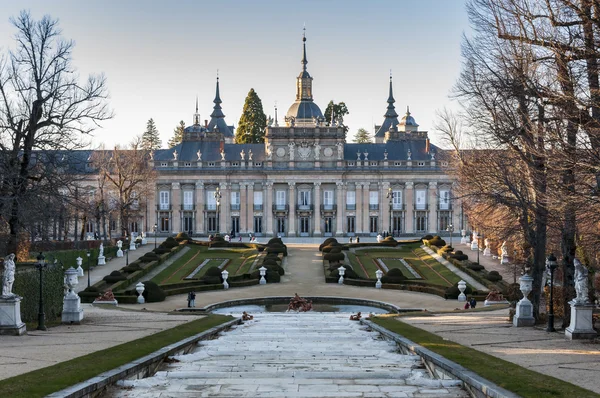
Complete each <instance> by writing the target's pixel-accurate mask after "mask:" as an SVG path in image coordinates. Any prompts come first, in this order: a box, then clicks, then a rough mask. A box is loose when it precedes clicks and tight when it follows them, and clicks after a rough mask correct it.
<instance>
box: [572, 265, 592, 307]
mask: <svg viewBox="0 0 600 398" xmlns="http://www.w3.org/2000/svg"><path fill="white" fill-rule="evenodd" d="M573 265H575V293H577V297H575V303H576V304H587V303H588V301H589V298H588V296H589V292H588V269H587V268H586V267H584V266H583V264H581V261H579V260H578V259H575V260H573Z"/></svg>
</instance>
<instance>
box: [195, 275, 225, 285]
mask: <svg viewBox="0 0 600 398" xmlns="http://www.w3.org/2000/svg"><path fill="white" fill-rule="evenodd" d="M200 280H201V281H202V282H203V283H205V284H207V285H219V284H221V283H223V279H222V278H221V277H220V276H206V275H204V276H203V277H202V278H200Z"/></svg>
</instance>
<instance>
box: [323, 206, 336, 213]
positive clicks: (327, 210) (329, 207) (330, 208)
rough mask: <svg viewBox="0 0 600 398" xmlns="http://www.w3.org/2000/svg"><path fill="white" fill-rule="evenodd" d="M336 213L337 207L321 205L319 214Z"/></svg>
mask: <svg viewBox="0 0 600 398" xmlns="http://www.w3.org/2000/svg"><path fill="white" fill-rule="evenodd" d="M335 211H337V205H334V204H332V205H321V212H335Z"/></svg>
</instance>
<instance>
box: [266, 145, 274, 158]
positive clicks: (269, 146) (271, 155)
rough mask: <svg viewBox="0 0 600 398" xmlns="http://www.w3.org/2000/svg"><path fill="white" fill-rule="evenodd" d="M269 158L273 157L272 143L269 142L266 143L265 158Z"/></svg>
mask: <svg viewBox="0 0 600 398" xmlns="http://www.w3.org/2000/svg"><path fill="white" fill-rule="evenodd" d="M271 159H273V144H271V143H270V142H269V145H267V160H271Z"/></svg>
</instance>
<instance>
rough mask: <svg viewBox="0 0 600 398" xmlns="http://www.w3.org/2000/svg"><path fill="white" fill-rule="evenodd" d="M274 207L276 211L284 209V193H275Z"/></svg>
mask: <svg viewBox="0 0 600 398" xmlns="http://www.w3.org/2000/svg"><path fill="white" fill-rule="evenodd" d="M275 205H276V206H277V209H279V210H283V209H285V205H286V203H285V191H275Z"/></svg>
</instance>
